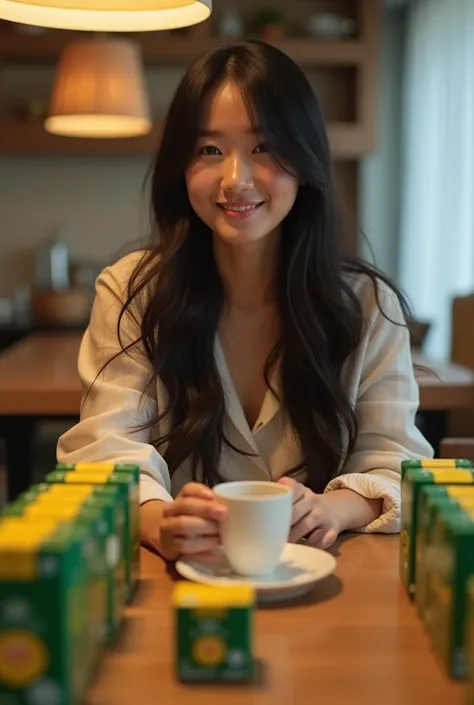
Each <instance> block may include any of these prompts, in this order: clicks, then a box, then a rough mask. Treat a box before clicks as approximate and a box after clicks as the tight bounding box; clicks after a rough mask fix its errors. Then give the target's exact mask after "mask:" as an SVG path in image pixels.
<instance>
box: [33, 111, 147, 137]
mask: <svg viewBox="0 0 474 705" xmlns="http://www.w3.org/2000/svg"><path fill="white" fill-rule="evenodd" d="M150 127H151V125H150V121H149V120H145V119H141V118H134V117H127V116H126V115H54V116H51V117H49V118H47V119H46V122H45V128H46V130H47V131H48V132H51V133H53V134H55V135H64V136H66V137H88V138H91V137H95V138H102V139H104V138H110V139H114V138H115V139H118V138H120V137H138V136H139V135H146V134H147V133H148V132H150Z"/></svg>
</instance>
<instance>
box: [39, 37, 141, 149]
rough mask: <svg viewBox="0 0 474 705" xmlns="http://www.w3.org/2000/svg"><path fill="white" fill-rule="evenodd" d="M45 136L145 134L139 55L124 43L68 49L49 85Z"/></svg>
mask: <svg viewBox="0 0 474 705" xmlns="http://www.w3.org/2000/svg"><path fill="white" fill-rule="evenodd" d="M45 128H46V130H47V131H48V132H52V133H53V134H57V135H67V136H70V137H89V138H91V137H95V138H119V137H136V136H137V135H144V134H146V133H147V132H150V130H151V120H150V116H149V107H148V98H147V92H146V88H145V85H144V79H143V73H142V67H141V61H140V52H139V50H138V47H137V45H136V44H135V43H134V42H131V41H128V40H125V39H109V38H104V39H102V38H94V39H86V40H82V39H81V40H77V41H75V42H72V43H71V44H69V45H68V46H67V47H66V49H65V50H64V51H63V53H62V55H61V59H60V62H59V66H58V70H57V72H56V77H55V81H54V86H53V93H52V96H51V104H50V110H49V116H48V118H47V119H46V121H45Z"/></svg>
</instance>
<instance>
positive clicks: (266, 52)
mask: <svg viewBox="0 0 474 705" xmlns="http://www.w3.org/2000/svg"><path fill="white" fill-rule="evenodd" d="M151 198H152V207H153V213H154V216H155V221H156V231H157V232H156V233H155V234H154V237H153V239H152V242H151V243H150V247H149V248H148V250H147V251H145V252H142V253H138V254H135V255H133V256H131V257H130V256H129V257H127V258H125V259H123V260H121V261H120V262H118V263H117V264H115V265H114V266H113V267H110V268H108V269H106V270H105V271H104V272H103V273H102V275H101V276H100V277H99V280H98V283H97V297H96V301H95V304H94V310H93V313H92V318H91V323H90V326H89V328H88V331H87V333H86V335H85V338H84V341H83V344H82V348H81V353H80V359H79V370H80V373H81V376H82V380H83V384H84V387H85V388H86V389H88V390H89V392H88V394H86V397H85V399H84V404H83V409H82V414H81V421H80V423H79V424H78V426H76V427H75V428H73V429H72V430H71V431H69V432H68V433H67V434H65V435H64V436H63V437H62V438H61V439H60V442H59V446H58V457H59V460H60V461H62V462H71V463H74V462H79V461H89V462H91V461H109V462H115V463H119V462H130V463H136V464H138V465H140V466H141V468H142V475H141V501H142V508H141V532H142V539H143V541H144V542H145V543H147V544H148V545H151V546H153V547H154V548H156V549H157V550H159V551H160V552H161V553H162V554H163V555H164V556H166V557H167V558H176V557H177V556H178V555H180V554H184V553H187V554H189V553H191V554H192V553H199V552H201V551H206V550H208V549H210V548H212V547H214V546H215V545H217V543H218V542H219V522H220V520H221V519H222V517H223V516H224V515H225V508H224V507H223V506H221V505H220V504H219V502H218V501H217V500H216V499H215V498H214V496H213V494H212V491H211V489H210V488H211V487H212V486H213V485H215V484H216V483H217V482H220V481H227V480H273V481H280V482H283V483H286V484H289V485H290V486H291V487H292V489H293V518H292V529H291V534H290V537H289V538H290V540H291V541H298V540H299V539H300V538H301V537H302V536H307V538H308V542H309V543H310V544H312V545H314V546H317V545H318V546H323V547H327V546H329V545H330V544H331V543H332V542H333V541H334V540H335V538H336V537H337V535H338V534H339V533H340V532H341V531H344V530H345V529H360V530H363V531H384V532H394V531H397V530H398V527H399V507H400V490H399V475H400V464H401V461H402V460H404V459H406V458H410V457H411V458H419V457H423V456H426V455H431V453H432V451H431V448H430V447H429V445H428V444H427V443H426V441H425V440H424V439H423V437H422V436H421V435H420V433H419V431H418V430H417V429H416V427H415V423H414V416H415V412H416V409H417V406H418V389H417V385H416V382H415V378H414V374H413V368H412V363H411V356H410V343H409V334H408V331H407V328H406V325H405V314H406V312H407V308H406V304H405V301H404V299H403V297H402V295H401V294H400V293H399V292H398V291H397V289H396V288H395V287H394V285H393V284H391V283H390V282H389V281H388V280H387V279H386V278H385V277H384V276H383V275H382V274H380V273H379V272H377V271H376V270H374V269H373V268H371V267H370V266H369V265H367V264H366V263H364V262H361V261H349V260H347V259H345V258H344V257H343V256H342V255H341V252H340V249H339V243H340V242H341V240H342V235H343V233H342V221H341V217H340V214H339V211H338V207H337V203H336V198H335V194H334V186H333V181H332V167H331V156H330V152H329V146H328V140H327V135H326V131H325V127H324V123H323V120H322V117H321V112H320V109H319V106H318V103H317V100H316V97H315V96H314V93H313V91H312V89H311V87H310V85H309V83H308V81H307V79H306V77H305V75H304V74H303V72H302V71H301V70H300V69H299V67H298V66H297V65H296V64H295V63H294V62H293V61H291V59H289V58H288V57H287V56H286V55H285V54H283V53H282V52H281V51H279V50H277V49H276V48H274V47H271V46H268V45H265V44H263V43H260V42H246V43H242V44H236V45H235V46H230V47H226V48H223V49H219V50H217V51H214V52H212V53H210V54H207V55H205V56H203V57H202V58H201V59H199V60H198V61H197V62H196V63H195V64H194V65H193V66H192V67H191V68H190V70H189V71H188V72H187V74H186V75H185V77H184V78H183V80H182V82H181V84H180V85H179V87H178V90H177V92H176V95H175V97H174V99H173V101H172V103H171V106H170V109H169V113H168V116H167V119H166V121H165V125H164V130H163V135H162V140H161V144H160V148H159V151H158V154H157V156H156V160H155V165H154V169H153V174H152V179H151ZM158 233H159V237H158Z"/></svg>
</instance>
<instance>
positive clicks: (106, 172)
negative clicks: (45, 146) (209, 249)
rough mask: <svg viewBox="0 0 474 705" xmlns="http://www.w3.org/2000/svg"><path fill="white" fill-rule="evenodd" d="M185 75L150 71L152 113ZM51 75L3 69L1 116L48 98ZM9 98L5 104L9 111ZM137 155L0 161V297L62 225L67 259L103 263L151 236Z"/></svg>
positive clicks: (144, 165)
mask: <svg viewBox="0 0 474 705" xmlns="http://www.w3.org/2000/svg"><path fill="white" fill-rule="evenodd" d="M181 74H182V71H178V70H171V69H167V70H166V71H158V70H152V71H148V72H147V82H148V88H149V92H150V95H151V104H152V109H153V113H154V114H155V115H162V114H163V111H164V109H165V106H166V105H167V103H168V101H169V99H170V96H171V94H172V92H173V89H174V87H175V86H176V83H177V81H178V80H179V78H180V76H181ZM52 78H53V73H52V70H51V69H44V68H32V67H31V66H29V67H21V68H17V67H15V68H13V67H11V68H8V67H6V66H5V67H2V76H1V84H2V91H1V95H2V99H3V103H2V105H0V113H1V112H3V113H4V114H5V113H6V112H7V109H8V107H9V106H12V105H17V104H20V103H21V102H22V101H23V100H24V99H25V97H28V98H39V99H45V98H46V97H47V96H48V93H49V90H50V86H51V82H52ZM7 100H8V106H7ZM150 163H151V159H148V158H142V157H124V156H120V157H114V156H112V157H101V156H97V157H95V156H83V157H81V156H67V155H65V156H60V157H50V156H33V157H30V156H28V157H5V156H4V157H0V297H1V296H6V295H10V294H11V293H12V291H13V289H14V287H15V286H16V285H18V284H21V283H24V282H29V281H31V280H32V276H33V271H34V250H35V247H36V246H37V245H38V244H39V243H40V242H41V241H42V240H44V239H46V238H48V237H50V236H51V235H53V234H54V232H55V230H56V229H57V228H61V232H62V233H64V236H65V239H66V241H67V242H68V244H69V245H70V249H71V254H72V255H73V256H76V257H78V258H81V259H91V260H94V261H98V262H107V261H108V260H110V259H113V258H114V256H115V255H116V253H118V252H120V250H121V248H123V246H124V245H126V243H128V242H130V241H132V240H136V239H137V238H143V237H145V236H146V235H147V234H148V232H149V218H148V201H147V198H146V191H144V180H145V177H146V174H147V171H148V169H149V166H150Z"/></svg>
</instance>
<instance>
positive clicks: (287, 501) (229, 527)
mask: <svg viewBox="0 0 474 705" xmlns="http://www.w3.org/2000/svg"><path fill="white" fill-rule="evenodd" d="M214 494H215V496H216V497H217V499H218V500H219V501H220V502H222V504H224V505H225V506H226V508H227V515H226V517H225V518H224V519H223V520H222V521H221V523H220V527H221V529H220V531H221V541H222V547H223V549H224V553H225V555H226V557H227V560H228V561H229V565H230V567H231V568H232V570H233V571H234V572H236V573H239V574H240V575H248V576H252V575H254V576H258V575H266V574H268V573H271V572H272V571H274V570H275V568H276V567H277V565H278V561H279V560H280V556H281V554H282V551H283V549H284V547H285V544H286V542H287V541H288V535H289V533H290V526H291V514H292V505H293V493H292V490H291V488H290V487H286V486H285V485H279V484H277V483H276V482H252V481H248V482H225V483H222V484H219V485H216V486H215V487H214Z"/></svg>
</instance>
